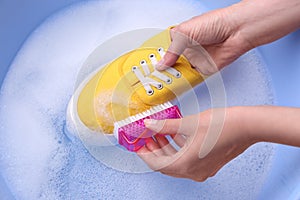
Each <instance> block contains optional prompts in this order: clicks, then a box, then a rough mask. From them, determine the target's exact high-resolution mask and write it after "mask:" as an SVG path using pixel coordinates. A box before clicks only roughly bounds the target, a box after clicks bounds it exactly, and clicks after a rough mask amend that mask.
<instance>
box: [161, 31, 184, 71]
mask: <svg viewBox="0 0 300 200" xmlns="http://www.w3.org/2000/svg"><path fill="white" fill-rule="evenodd" d="M170 35H171V39H172V42H171V44H170V46H169V48H168V50H167V52H166V53H165V55H164V57H163V58H162V59H161V60H160V61H159V62H158V63H157V65H156V69H157V70H165V69H167V68H169V67H171V66H173V65H174V64H175V63H176V61H177V60H178V58H179V56H180V55H181V54H182V53H183V51H184V50H185V49H186V47H187V44H188V39H187V36H186V35H184V34H183V33H180V32H178V31H176V28H173V29H171V30H170Z"/></svg>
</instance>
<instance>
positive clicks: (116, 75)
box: [77, 29, 203, 134]
mask: <svg viewBox="0 0 300 200" xmlns="http://www.w3.org/2000/svg"><path fill="white" fill-rule="evenodd" d="M169 31H170V29H167V30H165V31H163V32H161V33H159V34H158V35H156V36H154V37H152V38H150V39H149V40H147V41H146V42H145V43H144V44H143V45H142V46H141V47H140V48H138V49H135V50H133V51H131V52H128V53H126V54H124V55H122V56H120V57H119V58H117V59H115V60H114V61H112V62H111V63H109V64H107V65H106V66H105V67H103V68H102V69H101V70H99V72H97V73H96V74H95V75H94V76H93V77H92V78H91V79H90V80H89V81H88V82H87V83H86V85H85V86H84V88H83V89H82V91H81V93H80V95H79V97H78V101H77V112H78V116H79V118H80V120H81V121H82V122H83V123H84V124H85V126H87V127H88V128H90V129H92V130H95V131H100V132H104V133H107V134H110V133H112V132H113V128H114V127H113V124H114V122H116V121H120V120H122V119H125V118H127V117H129V116H132V115H136V114H138V113H140V112H143V111H145V110H147V109H149V108H150V107H152V106H155V105H158V104H162V103H165V102H167V101H170V100H173V99H175V98H176V97H177V96H179V95H181V94H182V93H183V92H186V91H188V90H189V89H191V88H192V87H193V86H195V85H197V84H199V83H200V82H202V81H203V78H202V76H201V75H200V74H199V72H197V71H196V70H195V69H193V68H192V66H191V65H190V63H189V62H188V61H187V60H186V58H184V57H183V56H180V58H179V59H178V61H177V62H176V64H175V65H174V66H173V67H172V68H168V69H167V70H165V71H157V70H155V66H156V64H157V62H159V60H160V59H161V58H162V57H163V56H164V54H165V51H166V50H167V48H168V47H169V45H170V42H171V39H170V33H169Z"/></svg>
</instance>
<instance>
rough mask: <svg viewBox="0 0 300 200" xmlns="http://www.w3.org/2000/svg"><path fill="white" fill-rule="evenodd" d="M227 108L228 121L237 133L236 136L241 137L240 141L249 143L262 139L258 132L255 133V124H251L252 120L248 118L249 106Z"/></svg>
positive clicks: (249, 114)
mask: <svg viewBox="0 0 300 200" xmlns="http://www.w3.org/2000/svg"><path fill="white" fill-rule="evenodd" d="M228 109H229V111H228V113H229V118H230V121H231V123H232V124H233V126H234V129H233V130H234V132H235V133H236V134H237V135H238V137H239V138H241V141H243V142H246V143H248V144H250V145H252V144H255V143H257V142H261V141H262V138H261V137H260V135H259V134H257V131H256V130H255V126H253V121H252V120H250V118H251V113H250V112H249V109H250V110H251V108H250V107H245V106H235V107H230V108H228ZM252 118H253V117H252Z"/></svg>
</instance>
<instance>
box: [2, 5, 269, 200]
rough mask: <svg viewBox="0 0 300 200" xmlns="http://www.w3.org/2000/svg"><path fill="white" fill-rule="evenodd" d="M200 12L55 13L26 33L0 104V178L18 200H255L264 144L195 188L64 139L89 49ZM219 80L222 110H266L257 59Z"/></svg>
mask: <svg viewBox="0 0 300 200" xmlns="http://www.w3.org/2000/svg"><path fill="white" fill-rule="evenodd" d="M204 10H205V9H204V8H203V7H202V6H201V4H200V3H199V2H198V1H191V0H187V1H179V0H176V1H174V0H166V1H159V0H155V1H138V0H135V1H122V0H111V1H88V2H85V3H80V4H77V5H75V6H72V7H70V8H68V9H66V10H64V11H62V12H59V13H57V14H55V15H54V16H53V17H51V18H49V19H48V20H47V21H46V22H44V24H42V25H41V26H40V27H39V28H38V29H36V30H35V31H34V32H33V33H32V34H31V36H30V38H29V39H28V40H27V42H26V43H25V44H24V46H23V47H22V49H21V50H20V51H19V54H18V55H17V57H16V58H15V60H14V62H13V64H12V65H11V67H10V70H9V72H8V74H7V77H6V79H5V82H4V83H3V86H2V91H1V97H0V132H1V134H0V169H1V172H2V173H3V177H4V178H5V180H6V181H7V183H8V186H9V187H10V189H11V190H12V192H13V194H14V195H15V196H16V198H17V199H38V198H40V199H71V198H72V199H145V198H149V199H200V198H201V199H205V198H206V199H220V198H222V199H239V197H241V196H242V197H243V198H247V197H249V199H253V198H254V197H255V196H256V195H257V194H258V192H259V189H260V188H261V186H262V184H263V182H264V179H265V177H266V174H267V172H268V169H269V165H270V162H271V158H272V155H273V146H272V145H270V144H264V143H262V144H257V145H255V146H253V147H251V148H250V149H248V150H247V151H246V152H245V153H244V154H243V155H241V156H239V157H238V158H236V159H235V160H234V161H233V162H230V163H229V164H228V165H226V166H225V167H224V168H223V169H222V170H221V171H220V172H219V173H218V174H217V175H216V176H215V177H213V178H211V179H209V180H208V181H206V182H205V183H195V182H193V181H190V180H183V179H176V178H172V177H167V176H164V175H161V174H159V173H145V174H130V173H123V172H120V171H116V170H113V169H111V168H108V167H106V166H105V165H103V164H102V163H100V162H99V161H97V160H95V159H94V158H93V157H92V156H91V155H90V154H89V153H88V152H87V150H86V149H85V148H84V147H83V145H82V144H81V143H80V141H79V140H76V139H74V141H72V142H71V141H70V140H69V138H68V137H66V136H65V132H64V130H65V127H64V126H65V117H66V116H65V114H66V108H67V104H68V101H69V99H70V97H71V95H72V92H73V91H74V85H75V81H76V76H77V73H78V71H79V70H80V67H81V65H82V64H83V62H84V60H85V59H86V57H87V56H88V55H89V54H90V53H91V52H92V51H93V50H94V48H96V47H97V46H98V45H99V44H101V43H102V42H104V41H105V40H107V39H108V38H110V37H112V36H113V35H117V34H119V33H122V32H126V31H130V30H133V29H138V28H148V27H155V28H166V27H168V26H170V25H174V24H178V23H179V22H181V21H184V20H186V19H188V18H190V17H192V16H195V15H198V14H200V13H201V12H203V11H204ZM116 48H117V47H116ZM222 75H223V79H224V84H225V88H226V95H227V103H228V104H229V105H255V104H271V103H272V102H273V92H272V86H271V84H270V79H269V77H268V72H267V71H266V68H265V66H264V64H263V61H262V59H261V58H260V57H259V55H258V54H257V52H256V51H252V52H249V53H248V54H246V55H245V56H243V57H242V58H240V59H239V60H238V61H236V62H235V63H234V64H232V65H231V66H230V67H229V68H227V69H225V70H224V71H223V72H222ZM195 91H196V93H197V94H198V98H199V102H200V110H203V109H205V108H208V107H209V102H210V101H209V98H210V97H209V93H208V92H207V90H206V88H205V85H200V86H198V87H197V88H196V89H195ZM187 97H188V94H186V96H185V97H183V99H184V98H187ZM184 112H185V113H186V114H188V113H192V112H195V111H194V110H188V109H187V110H185V111H184ZM111 160H112V162H114V157H113V156H112V158H111ZM130 164H131V163H128V165H130Z"/></svg>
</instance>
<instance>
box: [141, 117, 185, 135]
mask: <svg viewBox="0 0 300 200" xmlns="http://www.w3.org/2000/svg"><path fill="white" fill-rule="evenodd" d="M144 124H145V126H146V128H148V129H150V130H152V131H154V132H156V133H160V134H176V133H178V131H179V128H180V124H181V119H165V120H155V119H145V120H144Z"/></svg>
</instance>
